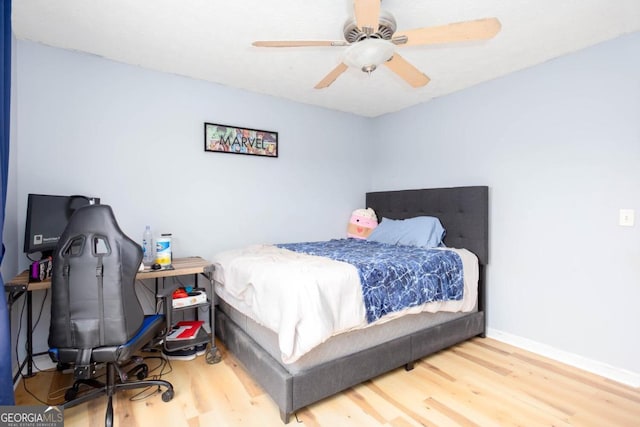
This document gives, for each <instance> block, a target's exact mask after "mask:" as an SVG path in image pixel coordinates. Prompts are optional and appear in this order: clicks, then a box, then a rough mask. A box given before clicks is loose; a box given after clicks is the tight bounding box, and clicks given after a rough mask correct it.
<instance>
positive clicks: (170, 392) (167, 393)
mask: <svg viewBox="0 0 640 427" xmlns="http://www.w3.org/2000/svg"><path fill="white" fill-rule="evenodd" d="M171 399H173V390H167V391H165V392H164V393H162V401H163V402H168V401H170V400H171Z"/></svg>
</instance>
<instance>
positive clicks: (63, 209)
mask: <svg viewBox="0 0 640 427" xmlns="http://www.w3.org/2000/svg"><path fill="white" fill-rule="evenodd" d="M89 204H100V199H99V198H96V197H87V196H54V195H50V194H29V196H28V199H27V222H26V224H25V227H24V252H25V253H26V254H27V255H30V254H34V253H37V252H40V253H41V256H40V258H41V259H44V258H46V257H48V256H52V255H53V253H54V251H55V250H56V248H57V246H58V240H60V236H61V235H62V232H63V231H64V229H65V228H66V226H67V223H68V222H69V218H71V214H73V212H74V211H75V210H76V209H78V208H80V207H82V206H85V205H89Z"/></svg>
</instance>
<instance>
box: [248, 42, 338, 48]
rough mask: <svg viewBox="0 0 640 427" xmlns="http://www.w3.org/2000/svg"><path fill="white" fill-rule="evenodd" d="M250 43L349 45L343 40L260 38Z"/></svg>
mask: <svg viewBox="0 0 640 427" xmlns="http://www.w3.org/2000/svg"><path fill="white" fill-rule="evenodd" d="M251 44H252V45H254V46H256V47H307V46H349V43H348V42H346V41H344V40H282V41H279V40H260V41H255V42H253V43H251Z"/></svg>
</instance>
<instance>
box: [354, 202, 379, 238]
mask: <svg viewBox="0 0 640 427" xmlns="http://www.w3.org/2000/svg"><path fill="white" fill-rule="evenodd" d="M377 226H378V217H377V216H376V213H375V212H374V211H373V209H371V208H367V209H356V210H355V211H353V212H352V213H351V220H349V225H348V226H347V237H353V238H355V239H366V238H367V237H369V234H371V232H372V231H373V229H374V228H376V227H377Z"/></svg>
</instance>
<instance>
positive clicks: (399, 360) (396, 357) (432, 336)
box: [215, 187, 488, 424]
mask: <svg viewBox="0 0 640 427" xmlns="http://www.w3.org/2000/svg"><path fill="white" fill-rule="evenodd" d="M366 206H367V207H371V208H373V209H374V210H375V211H376V213H377V215H378V220H381V218H382V217H387V218H391V219H401V218H411V217H415V216H420V215H430V216H437V217H438V218H440V221H441V222H442V224H443V226H444V227H445V229H446V230H447V235H446V237H445V244H446V245H447V246H450V247H458V248H467V249H469V250H471V251H472V252H474V253H475V254H476V255H477V256H478V259H479V261H480V278H479V283H478V311H477V312H472V313H468V314H467V315H464V316H462V317H459V318H456V319H454V320H451V321H448V322H445V323H441V324H439V325H436V326H433V327H429V328H427V329H424V330H420V331H417V332H414V333H411V334H408V335H404V336H399V337H396V338H394V339H393V340H390V341H388V342H386V343H383V344H379V345H376V346H374V347H371V348H367V349H364V350H361V351H359V352H357V353H354V354H351V355H348V356H344V357H340V358H338V359H335V360H332V361H329V362H326V363H324V364H321V365H318V366H314V367H312V368H309V369H307V370H303V371H301V372H298V373H296V374H295V375H294V374H291V373H290V372H289V371H287V369H286V367H285V366H286V365H283V364H281V363H280V362H278V361H277V360H276V359H274V358H273V357H272V356H271V355H270V354H269V353H268V352H267V351H266V350H264V349H263V348H262V347H261V346H260V345H258V344H257V343H256V342H255V341H254V340H253V339H252V338H251V337H250V336H249V335H248V334H247V333H245V332H244V331H243V330H242V329H241V328H240V327H239V326H238V325H236V324H235V323H234V322H233V321H232V320H231V319H230V318H229V317H228V316H227V315H226V314H225V313H224V312H222V311H221V310H216V320H215V330H216V336H217V337H218V338H219V339H220V340H221V341H222V342H223V343H224V345H225V346H226V347H227V349H228V350H229V351H230V352H231V353H233V355H234V356H235V357H236V358H237V359H238V360H239V361H240V362H241V363H242V364H243V365H244V368H245V369H246V370H247V371H248V372H249V374H250V375H251V376H252V377H253V378H254V380H256V381H257V382H258V383H259V384H260V386H261V387H262V388H263V389H264V390H265V391H266V392H267V393H268V394H269V395H270V396H271V398H272V399H273V401H274V402H275V403H276V405H277V406H278V408H279V411H280V418H281V419H282V421H283V422H284V423H285V424H286V423H288V421H289V417H290V415H291V414H293V413H294V412H295V411H297V410H298V409H301V408H304V407H305V406H308V405H310V404H312V403H315V402H317V401H319V400H322V399H324V398H326V397H328V396H331V395H333V394H335V393H338V392H340V391H342V390H345V389H347V388H349V387H352V386H354V385H357V384H360V383H362V382H363V381H366V380H369V379H372V378H375V377H376V376H379V375H381V374H383V373H386V372H388V371H390V370H393V369H396V368H398V367H401V366H405V367H406V368H407V369H411V368H412V367H413V363H414V362H415V361H416V360H418V359H421V358H423V357H425V356H428V355H430V354H433V353H435V352H437V351H440V350H442V349H445V348H447V347H450V346H452V345H454V344H457V343H460V342H462V341H465V340H467V339H469V338H472V337H475V336H484V334H485V329H486V325H485V324H486V316H485V307H484V299H485V298H484V292H485V284H484V278H485V269H484V266H485V265H486V264H487V261H488V187H455V188H439V189H425V190H402V191H385V192H376V193H367V197H366Z"/></svg>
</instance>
